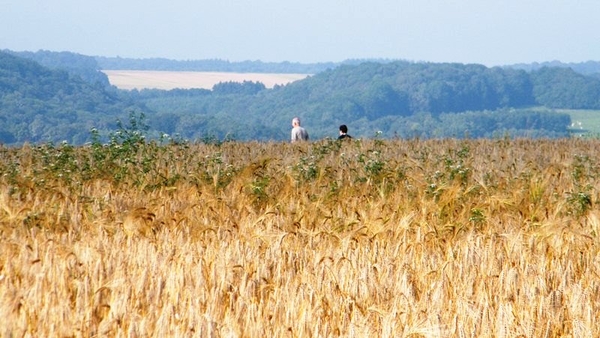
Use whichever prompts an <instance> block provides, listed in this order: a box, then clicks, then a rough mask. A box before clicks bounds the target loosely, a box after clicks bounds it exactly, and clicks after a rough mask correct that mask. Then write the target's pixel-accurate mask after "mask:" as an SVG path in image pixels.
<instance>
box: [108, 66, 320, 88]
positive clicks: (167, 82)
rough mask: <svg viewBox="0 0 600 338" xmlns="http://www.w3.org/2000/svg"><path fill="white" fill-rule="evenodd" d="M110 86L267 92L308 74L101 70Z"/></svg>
mask: <svg viewBox="0 0 600 338" xmlns="http://www.w3.org/2000/svg"><path fill="white" fill-rule="evenodd" d="M102 72H103V73H105V74H106V75H107V76H108V80H109V81H110V84H111V85H113V86H116V87H117V88H120V89H127V90H130V89H144V88H156V89H166V90H168V89H174V88H181V89H190V88H204V89H212V87H213V86H214V85H215V84H217V83H219V82H228V81H233V82H243V81H254V82H257V81H258V82H262V83H263V84H264V85H265V86H266V87H267V88H273V86H275V85H284V84H288V83H290V82H293V81H296V80H300V79H304V78H306V77H307V76H309V75H308V74H266V73H229V72H179V71H149V70H103V71H102Z"/></svg>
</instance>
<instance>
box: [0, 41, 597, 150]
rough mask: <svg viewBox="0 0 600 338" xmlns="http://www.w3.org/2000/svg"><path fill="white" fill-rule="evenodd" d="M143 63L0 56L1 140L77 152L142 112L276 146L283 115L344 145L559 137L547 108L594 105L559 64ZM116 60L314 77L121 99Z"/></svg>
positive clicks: (564, 127) (563, 122) (586, 89)
mask: <svg viewBox="0 0 600 338" xmlns="http://www.w3.org/2000/svg"><path fill="white" fill-rule="evenodd" d="M138 61H139V60H138ZM147 61H148V63H147V64H146V66H144V67H145V68H144V67H142V66H139V65H141V64H142V63H141V62H138V66H137V68H135V67H134V64H135V62H133V61H131V60H127V59H122V60H119V58H113V59H109V58H98V57H90V56H85V55H79V54H74V53H69V52H60V53H57V52H48V51H38V52H35V53H34V52H11V51H1V52H0V142H1V143H3V144H9V145H10V144H21V143H23V142H32V143H40V142H61V141H63V140H64V141H67V142H69V143H73V144H82V143H85V142H89V141H90V140H91V138H92V137H93V135H92V133H91V130H92V128H93V129H94V133H95V134H94V135H96V136H97V135H100V136H101V137H103V138H107V137H108V136H109V134H110V132H111V131H112V130H115V128H116V127H117V126H119V125H120V123H121V121H127V120H131V118H132V116H137V117H142V116H143V118H144V119H145V121H139V122H140V123H141V122H143V124H142V125H143V126H144V129H145V132H146V133H147V135H148V137H152V138H154V137H156V138H159V137H160V136H161V135H164V134H168V135H170V137H173V138H175V137H176V138H178V139H185V140H224V139H236V140H262V141H285V140H287V139H288V137H289V135H288V134H289V129H290V121H291V119H292V117H294V116H299V117H301V118H302V120H303V125H304V126H305V127H306V128H307V129H308V131H309V133H310V136H311V139H313V140H315V139H320V138H325V137H335V136H336V134H337V126H338V125H339V124H342V123H343V124H347V125H348V126H349V128H350V134H352V135H353V136H355V137H382V138H394V137H397V138H413V137H419V138H432V137H459V138H462V137H472V138H480V137H506V136H511V137H568V136H569V131H568V126H569V125H570V123H571V121H570V117H569V115H566V114H560V113H556V112H554V110H553V109H557V108H569V109H600V78H598V77H597V76H595V75H586V74H583V73H582V72H577V71H575V70H573V68H569V67H562V66H553V67H546V66H544V67H535V69H534V68H532V69H530V70H527V69H523V67H491V68H490V67H485V66H482V65H477V64H457V63H415V62H408V61H391V60H349V61H347V62H344V63H338V64H333V63H332V64H312V65H304V67H305V68H302V65H299V64H293V63H282V64H269V63H261V62H258V61H256V62H246V63H229V62H226V61H220V60H205V62H204V63H203V62H200V61H196V62H194V61H189V62H174V61H173V62H169V61H168V60H163V59H152V60H147ZM111 62H112V63H111ZM118 62H121V64H122V65H126V64H127V63H128V62H129V63H130V64H131V66H130V68H129V69H153V68H152V67H154V69H156V68H157V67H167V66H166V65H169V64H171V63H173V64H174V65H176V64H179V67H181V68H165V69H169V70H174V69H178V70H190V69H193V70H199V69H198V67H207V68H202V69H201V70H207V71H208V70H210V71H224V69H229V70H230V71H236V72H243V71H253V72H267V69H270V71H271V72H282V73H284V72H299V73H310V74H314V75H312V76H309V77H308V78H306V79H304V80H300V81H296V82H293V83H290V84H288V85H285V86H276V87H274V88H272V89H267V88H265V86H264V85H263V84H262V83H256V82H249V81H246V82H243V83H235V82H227V83H219V84H217V85H215V86H214V87H213V88H212V90H205V89H186V90H184V89H175V90H168V91H167V90H157V89H145V90H132V91H125V90H119V89H117V88H116V87H114V86H111V85H110V84H109V83H108V79H107V78H106V76H105V75H104V74H103V73H102V72H101V71H100V70H101V69H109V68H113V69H114V68H116V66H115V65H116V64H118ZM161 62H162V63H161ZM210 63H212V64H213V68H211V67H210V66H209V64H210ZM159 64H162V66H159ZM109 65H112V67H111V66H109ZM123 67H125V66H123ZM173 67H175V66H173ZM185 67H188V68H185ZM194 67H196V68H194ZM220 67H225V68H220ZM227 67H229V68H227ZM121 69H122V68H121ZM590 69H591V68H590ZM138 126H139V124H138Z"/></svg>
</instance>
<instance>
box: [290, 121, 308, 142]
mask: <svg viewBox="0 0 600 338" xmlns="http://www.w3.org/2000/svg"><path fill="white" fill-rule="evenodd" d="M297 141H308V132H307V131H306V129H304V128H303V127H302V126H300V119H299V118H297V117H294V118H293V119H292V143H293V142H297Z"/></svg>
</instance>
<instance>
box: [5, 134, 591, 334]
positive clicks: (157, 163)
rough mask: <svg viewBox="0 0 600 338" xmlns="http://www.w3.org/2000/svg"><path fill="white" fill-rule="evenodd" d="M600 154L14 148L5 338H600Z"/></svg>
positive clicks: (339, 146) (463, 149)
mask: <svg viewBox="0 0 600 338" xmlns="http://www.w3.org/2000/svg"><path fill="white" fill-rule="evenodd" d="M599 147H600V142H599V141H596V140H578V139H564V140H510V139H498V140H404V141H401V140H395V141H393V140H379V139H372V140H352V141H348V142H338V141H334V140H322V141H316V142H311V143H304V144H287V143H256V142H248V143H242V142H227V143H222V144H188V143H176V142H173V143H167V144H158V143H143V142H142V143H135V142H133V143H128V142H124V143H122V144H112V145H104V146H101V145H99V144H93V145H91V146H89V145H88V146H84V147H73V146H69V145H68V144H60V145H37V146H34V145H24V146H22V147H20V148H3V147H0V170H1V173H2V175H1V178H0V188H1V191H0V336H1V337H598V336H600V321H599V319H598V317H599V315H600V275H599V274H600V250H599V249H598V247H599V246H598V244H599V239H598V231H599V230H600V210H599V208H598V198H599V195H598V191H599V186H598V180H597V178H598V175H599V172H600V169H599V167H598V163H597V155H598V151H597V149H599Z"/></svg>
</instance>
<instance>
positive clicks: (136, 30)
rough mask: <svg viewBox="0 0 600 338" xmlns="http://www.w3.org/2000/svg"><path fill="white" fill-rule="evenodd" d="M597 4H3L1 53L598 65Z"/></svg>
mask: <svg viewBox="0 0 600 338" xmlns="http://www.w3.org/2000/svg"><path fill="white" fill-rule="evenodd" d="M599 15H600V0H502V1H493V0H362V1H358V0H252V1H242V0H238V1H235V0H168V1H166V0H165V1H158V0H102V1H100V0H0V49H10V50H15V51H37V50H40V49H44V50H51V51H71V52H76V53H81V54H85V55H92V56H93V55H99V56H121V57H132V58H149V57H164V58H169V59H178V60H197V59H223V60H230V61H243V60H261V61H273V62H280V61H290V62H303V63H306V62H326V61H343V60H346V59H355V58H388V59H403V60H410V61H431V62H461V63H481V64H485V65H488V66H493V65H505V64H512V63H519V62H525V63H530V62H534V61H537V62H543V61H552V60H559V61H563V62H582V61H588V60H594V61H600V19H599V18H598V16H599Z"/></svg>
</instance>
